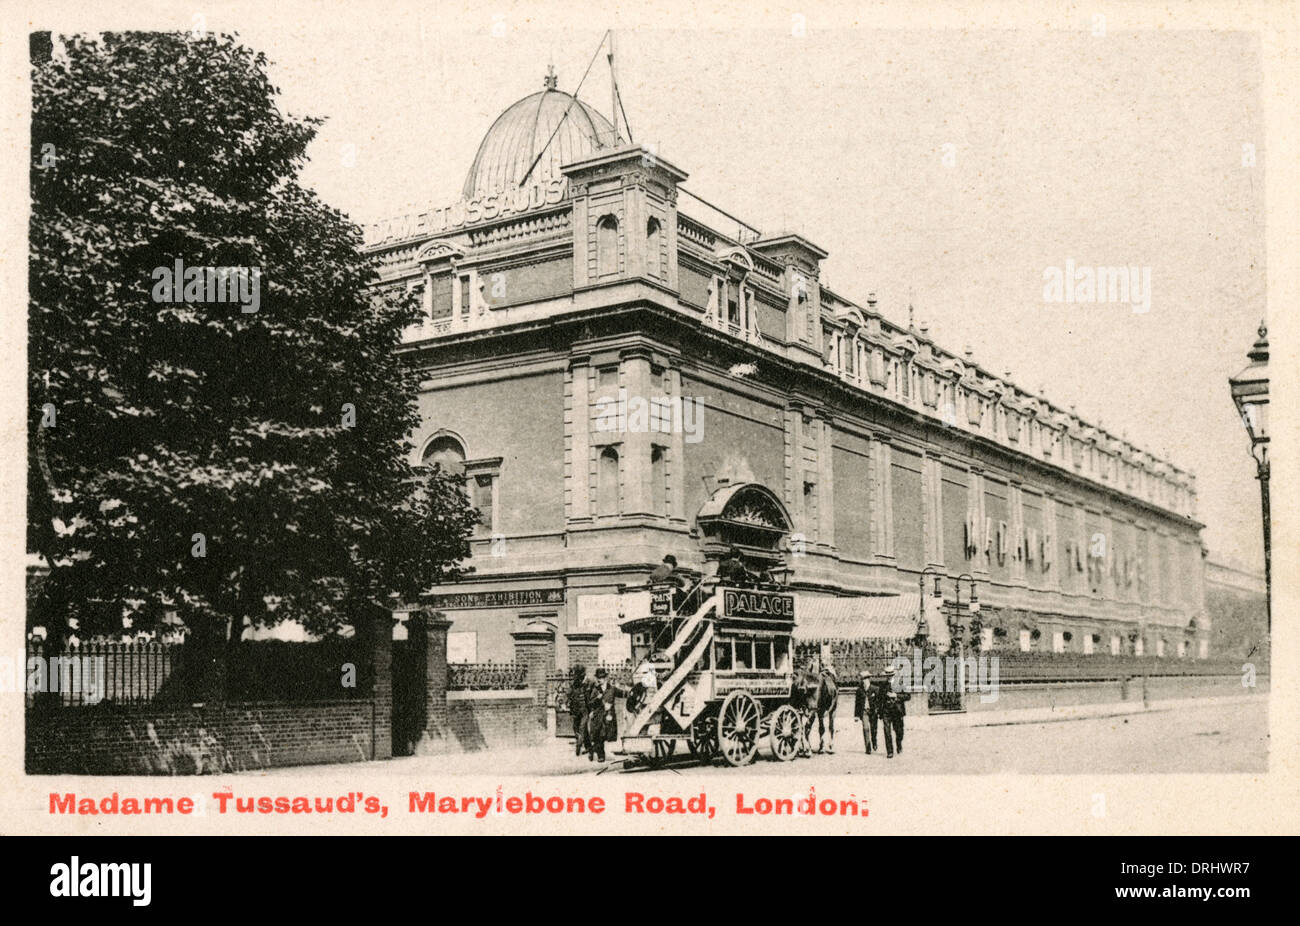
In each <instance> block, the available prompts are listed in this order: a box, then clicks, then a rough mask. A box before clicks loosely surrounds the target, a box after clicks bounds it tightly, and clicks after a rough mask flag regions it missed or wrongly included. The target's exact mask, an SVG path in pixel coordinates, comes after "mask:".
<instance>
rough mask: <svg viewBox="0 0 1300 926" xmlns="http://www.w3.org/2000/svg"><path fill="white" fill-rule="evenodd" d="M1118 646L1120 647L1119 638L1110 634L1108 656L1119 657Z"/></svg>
mask: <svg viewBox="0 0 1300 926" xmlns="http://www.w3.org/2000/svg"><path fill="white" fill-rule="evenodd" d="M1119 645H1120V644H1119V637H1117V636H1115V635H1114V634H1111V637H1110V654H1111V655H1112V656H1118V655H1119Z"/></svg>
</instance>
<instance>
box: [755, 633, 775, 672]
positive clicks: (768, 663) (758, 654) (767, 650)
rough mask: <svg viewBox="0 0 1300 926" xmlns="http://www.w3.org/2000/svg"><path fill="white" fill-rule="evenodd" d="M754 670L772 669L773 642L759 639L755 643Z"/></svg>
mask: <svg viewBox="0 0 1300 926" xmlns="http://www.w3.org/2000/svg"><path fill="white" fill-rule="evenodd" d="M754 668H755V669H771V668H772V641H771V640H766V639H758V640H755V641H754Z"/></svg>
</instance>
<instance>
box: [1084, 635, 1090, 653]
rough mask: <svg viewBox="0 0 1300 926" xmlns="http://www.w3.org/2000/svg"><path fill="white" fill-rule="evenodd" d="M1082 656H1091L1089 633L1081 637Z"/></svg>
mask: <svg viewBox="0 0 1300 926" xmlns="http://www.w3.org/2000/svg"><path fill="white" fill-rule="evenodd" d="M1083 655H1085V656H1091V655H1092V634H1090V633H1085V634H1084V635H1083Z"/></svg>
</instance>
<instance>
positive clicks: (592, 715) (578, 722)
mask: <svg viewBox="0 0 1300 926" xmlns="http://www.w3.org/2000/svg"><path fill="white" fill-rule="evenodd" d="M620 693H623V692H621V691H620V689H619V687H618V686H617V685H615V684H614V683H613V682H611V681H610V679H609V673H608V672H607V671H606V670H605V669H602V668H598V669H596V676H595V678H590V679H589V678H587V667H586V666H582V665H577V666H574V667H573V678H572V680H571V681H570V684H569V714H570V716H571V717H572V719H573V754H574V755H577V756H580V755H582V754H583V753H584V752H585V753H586V754H587V760H588V761H590V762H604V761H605V744H606V743H612V742H614V741H615V740H617V739H618V719H617V715H616V714H615V707H614V705H615V699H616V698H617V697H618V696H619V694H620Z"/></svg>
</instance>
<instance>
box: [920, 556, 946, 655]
mask: <svg viewBox="0 0 1300 926" xmlns="http://www.w3.org/2000/svg"><path fill="white" fill-rule="evenodd" d="M928 575H933V576H934V595H935V597H936V598H939V597H940V596H942V595H943V587H942V586H941V585H940V584H939V583H940V582H942V581H943V576H941V575H940V574H939V570H938V569H935V568H934V567H933V566H926V567H925V569H923V570H922V571H921V576H920V578H919V579H918V580H917V584H918V585H919V586H920V589H921V598H920V604H921V619H920V620H919V621H918V622H917V625H916V637H917V640H918V641H919V643H920V645H921V646H924V645H925V640H926V638H927V637H929V635H930V625H929V624H927V623H926V621H925V577H926V576H928Z"/></svg>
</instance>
